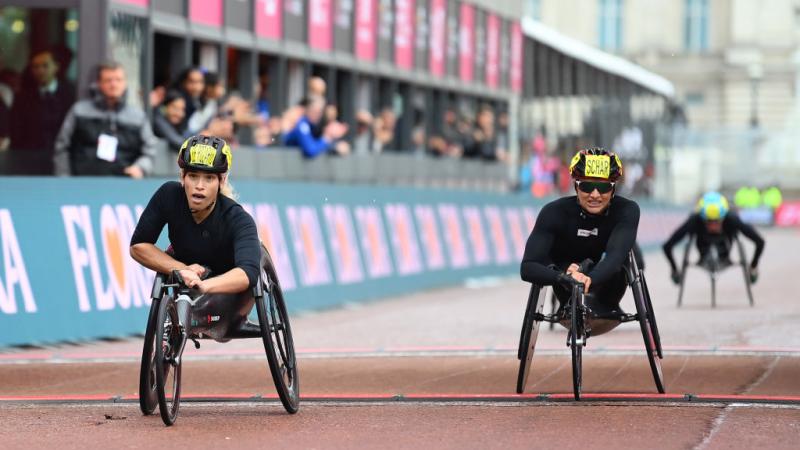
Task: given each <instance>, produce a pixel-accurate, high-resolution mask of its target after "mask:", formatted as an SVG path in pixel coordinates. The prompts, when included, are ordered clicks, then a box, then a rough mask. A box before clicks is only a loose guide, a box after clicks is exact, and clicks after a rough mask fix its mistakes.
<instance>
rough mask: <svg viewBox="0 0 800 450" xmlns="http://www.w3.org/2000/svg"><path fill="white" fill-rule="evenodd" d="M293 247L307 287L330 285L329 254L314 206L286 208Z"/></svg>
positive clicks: (301, 275)
mask: <svg viewBox="0 0 800 450" xmlns="http://www.w3.org/2000/svg"><path fill="white" fill-rule="evenodd" d="M286 216H287V218H288V219H289V229H290V231H291V233H292V246H293V247H294V254H295V256H296V258H297V259H296V260H297V266H298V270H299V272H300V279H301V280H302V282H303V284H304V285H305V286H316V285H320V284H328V283H330V282H331V281H332V279H331V272H330V266H329V265H328V254H327V252H326V251H325V242H324V241H323V240H322V229H321V228H320V226H319V219H318V217H317V210H316V208H314V207H313V206H289V207H288V208H286Z"/></svg>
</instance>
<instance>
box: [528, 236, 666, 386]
mask: <svg viewBox="0 0 800 450" xmlns="http://www.w3.org/2000/svg"><path fill="white" fill-rule="evenodd" d="M590 264H591V261H589V260H587V261H584V262H583V263H581V269H579V271H581V272H584V271H586V270H587V267H588V265H590ZM624 270H625V277H626V280H627V283H628V285H629V286H630V287H631V289H632V291H633V299H634V303H635V305H636V313H635V314H626V313H620V314H619V315H617V316H615V317H603V318H604V319H610V320H612V321H616V322H618V323H617V324H616V325H618V324H619V323H624V322H632V321H638V322H639V326H640V328H641V331H642V338H643V339H644V345H645V351H646V353H647V358H648V361H649V362H650V370H651V372H652V373H653V380H654V381H655V384H656V389H657V390H658V392H659V393H661V394H663V393H664V381H663V380H664V376H663V372H662V370H661V359H663V357H664V356H663V352H662V350H661V338H660V336H659V334H658V326H657V325H656V317H655V314H654V312H653V304H652V301H651V299H650V292H649V290H648V288H647V281H646V280H645V278H644V273H643V272H642V270H640V269H639V265H638V263H637V261H636V258H635V257H634V253H633V251H631V252H630V253H629V254H628V261H627V262H626V263H625V266H624ZM559 282H560V283H562V284H563V285H564V286H567V287H569V288H570V289H571V295H570V299H569V301H568V302H567V304H566V305H565V306H564V308H562V309H561V310H559V311H554V312H553V313H552V314H543V313H542V311H543V308H544V303H545V298H546V295H545V289H544V288H543V287H542V286H539V285H536V284H534V285H532V286H531V290H530V294H529V295H528V304H527V307H526V308H525V318H524V319H523V322H522V332H521V334H520V342H519V349H518V352H517V358H518V359H519V361H520V364H519V372H518V374H517V393H518V394H522V393H523V392H524V391H525V385H526V384H527V381H528V374H529V373H530V369H531V361H532V358H533V352H534V350H535V349H536V339H537V337H538V335H539V326H540V324H541V323H542V322H549V323H551V324H553V323H556V322H558V323H561V324H562V325H564V326H565V327H567V328H568V330H569V332H568V333H567V346H568V347H569V348H570V350H571V352H572V386H573V392H574V395H575V400H580V399H581V383H582V370H583V369H582V352H583V347H585V346H586V343H587V340H588V338H589V337H590V336H591V335H592V328H591V322H592V320H591V319H594V318H596V316H594V315H593V314H592V312H591V311H590V310H589V308H587V306H586V304H585V295H586V294H584V292H583V291H584V285H583V283H578V282H576V281H575V280H574V279H573V278H572V277H571V276H569V275H566V274H561V276H559ZM616 325H614V326H612V327H611V328H613V327H615V326H616ZM611 328H610V329H611ZM610 329H609V330H610ZM609 330H605V331H609ZM596 334H602V332H600V333H596Z"/></svg>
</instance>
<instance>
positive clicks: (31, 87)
mask: <svg viewBox="0 0 800 450" xmlns="http://www.w3.org/2000/svg"><path fill="white" fill-rule="evenodd" d="M327 94H328V92H327V83H326V81H325V80H324V79H323V78H321V77H318V76H312V77H310V78H309V80H308V83H307V86H306V90H305V95H304V97H303V99H302V100H301V101H299V102H297V104H294V105H290V106H289V107H288V108H287V109H286V110H284V111H274V110H273V109H274V108H273V106H272V105H273V102H270V99H269V77H268V75H267V74H266V73H262V74H260V75H259V79H258V85H257V88H256V92H255V95H254V96H253V98H252V99H245V98H243V97H242V96H241V95H239V94H238V93H236V92H227V91H226V83H225V80H224V79H223V78H222V77H221V76H220V75H219V74H217V73H215V72H213V71H208V70H205V69H203V68H201V67H196V66H192V67H187V68H186V69H185V70H183V71H181V73H179V74H178V76H177V77H175V79H174V80H173V81H171V82H169V83H162V84H161V85H159V86H156V87H155V88H154V89H153V90H152V91H151V92H150V93H149V95H148V96H147V99H146V100H147V102H146V104H147V105H148V106H149V107H150V108H151V110H150V111H147V112H146V111H142V110H141V109H139V108H138V107H135V106H133V105H132V104H131V103H129V102H128V101H127V100H128V99H127V96H128V95H129V93H128V89H127V81H126V74H125V71H124V69H123V68H122V66H120V65H119V64H117V63H114V62H107V63H103V64H100V65H99V66H98V67H97V68H96V70H95V72H94V74H93V82H92V83H91V87H90V92H89V93H88V96H86V98H84V99H81V100H78V101H76V93H75V88H74V86H73V85H72V84H71V83H70V82H69V81H68V80H67V79H66V77H65V76H64V70H62V64H61V63H60V62H59V59H58V58H57V57H56V54H55V53H54V52H53V51H49V50H43V51H39V52H35V53H33V54H32V55H31V58H30V60H29V64H28V66H27V67H26V69H25V71H24V73H23V74H22V76H15V74H13V73H8V72H7V71H3V72H0V152H4V151H8V152H10V153H13V154H14V155H15V156H29V155H33V154H36V155H39V156H40V157H38V158H36V159H35V161H36V165H37V167H36V168H35V170H33V171H31V170H28V171H27V173H29V174H31V173H33V174H55V175H121V176H129V177H133V178H140V177H143V176H146V175H147V174H148V173H149V172H150V171H151V170H152V169H153V164H154V161H155V156H156V152H158V151H161V150H160V149H162V148H164V147H166V148H168V149H169V151H172V152H175V153H176V152H177V151H178V150H179V149H180V146H181V144H182V142H183V141H184V140H185V139H186V138H187V137H189V136H191V135H195V134H210V135H215V136H220V137H222V138H224V139H226V140H227V141H228V142H230V143H231V144H232V147H233V148H236V146H237V145H239V144H246V145H248V146H252V147H254V148H258V149H263V150H271V149H273V148H280V149H281V150H282V151H285V149H287V148H298V149H299V151H300V152H301V154H302V155H303V156H304V157H306V158H317V157H319V156H321V155H325V154H328V155H335V156H339V157H345V156H348V155H369V154H378V153H382V152H389V151H392V152H413V153H417V154H428V155H432V156H435V157H442V158H472V159H480V160H486V161H507V160H508V147H509V136H508V116H507V114H506V113H505V112H501V113H500V114H499V116H498V117H495V111H494V109H493V108H491V107H489V106H480V107H479V108H478V110H477V111H476V113H475V114H471V113H470V112H469V111H457V110H456V109H454V108H449V109H447V110H446V111H445V112H444V114H443V117H441V119H440V120H439V121H438V122H437V123H436V124H435V126H428V124H426V121H425V120H422V118H423V117H424V114H425V113H427V111H425V112H424V113H423V112H421V111H420V110H418V109H409V110H407V111H406V114H405V117H404V116H403V113H402V112H400V111H396V110H395V109H394V108H392V107H383V108H380V109H379V110H378V111H374V112H373V111H367V110H364V109H361V110H357V111H355V114H354V123H352V124H348V123H345V122H344V121H343V120H342V119H341V118H340V115H339V108H338V106H337V105H336V104H333V103H330V102H329V101H328V100H327V98H329V97H328V96H327ZM398 116H399V117H398ZM404 119H405V120H413V122H414V123H412V124H411V125H410V126H409V127H408V128H406V129H409V130H410V138H409V139H401V137H400V136H399V135H398V134H399V132H400V131H399V130H400V126H399V123H400V121H401V120H404ZM428 122H430V121H428ZM433 128H435V129H437V130H438V131H437V132H434V133H431V132H430V130H431V129H433ZM159 139H160V140H161V141H163V142H165V143H166V146H159V145H158V140H159ZM401 142H410V146H409V144H405V145H401ZM402 147H406V148H402ZM27 169H30V167H28V168H27Z"/></svg>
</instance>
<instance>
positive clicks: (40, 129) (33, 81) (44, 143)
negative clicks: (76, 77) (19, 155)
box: [9, 50, 75, 152]
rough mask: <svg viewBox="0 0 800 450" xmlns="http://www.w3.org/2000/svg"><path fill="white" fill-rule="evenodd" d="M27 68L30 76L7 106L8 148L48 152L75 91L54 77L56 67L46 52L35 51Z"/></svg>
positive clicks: (73, 99)
mask: <svg viewBox="0 0 800 450" xmlns="http://www.w3.org/2000/svg"><path fill="white" fill-rule="evenodd" d="M29 68H30V72H29V74H28V75H30V78H29V79H26V82H25V83H23V86H22V88H21V89H20V91H19V92H18V93H17V95H16V96H15V97H14V104H13V105H12V107H11V115H10V127H9V128H10V132H11V148H12V149H14V150H40V151H46V152H52V151H53V143H54V142H55V140H56V134H57V133H58V130H59V128H61V123H62V122H63V121H64V116H66V115H67V111H69V108H70V107H71V106H72V104H73V103H74V102H75V91H74V89H73V88H72V85H71V84H70V83H69V82H68V81H67V80H64V79H59V78H58V72H59V66H58V63H57V62H56V59H55V57H54V56H53V54H52V53H51V52H50V51H48V50H46V51H41V52H38V53H35V54H34V55H33V57H32V58H31V62H30V66H29Z"/></svg>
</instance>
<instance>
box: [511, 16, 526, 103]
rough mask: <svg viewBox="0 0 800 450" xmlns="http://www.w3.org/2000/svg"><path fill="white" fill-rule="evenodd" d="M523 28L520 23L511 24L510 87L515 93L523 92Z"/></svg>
mask: <svg viewBox="0 0 800 450" xmlns="http://www.w3.org/2000/svg"><path fill="white" fill-rule="evenodd" d="M522 43H523V36H522V28H521V27H520V25H519V22H514V23H512V24H511V55H510V58H511V70H510V73H509V86H510V87H511V90H513V91H514V92H522V56H523V54H522V50H523V49H522Z"/></svg>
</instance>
